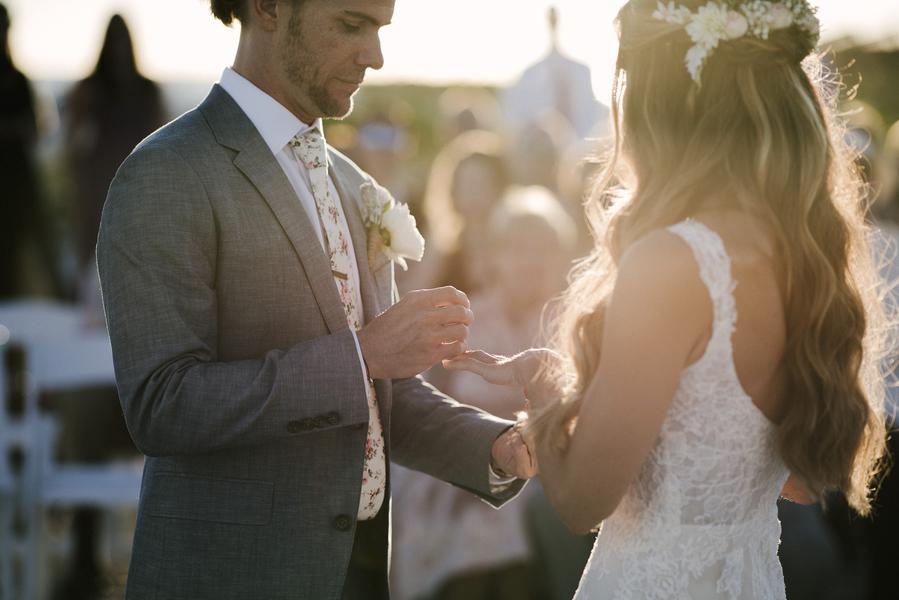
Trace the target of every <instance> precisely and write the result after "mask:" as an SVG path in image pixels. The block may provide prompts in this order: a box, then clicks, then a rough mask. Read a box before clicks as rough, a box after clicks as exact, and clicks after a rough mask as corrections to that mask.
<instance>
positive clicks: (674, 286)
mask: <svg viewBox="0 0 899 600" xmlns="http://www.w3.org/2000/svg"><path fill="white" fill-rule="evenodd" d="M615 287H616V288H617V290H618V293H617V294H616V295H617V296H619V298H620V299H621V298H622V297H624V296H640V295H645V294H651V295H654V296H661V297H665V298H666V299H667V300H668V301H669V302H670V301H674V300H677V299H680V300H682V301H683V302H684V304H685V305H687V304H691V303H697V302H699V303H702V299H703V298H704V297H705V296H706V295H707V292H706V290H705V287H704V285H703V284H702V282H701V280H700V277H699V266H698V264H697V262H696V258H695V257H694V254H693V250H692V249H691V248H690V246H689V245H688V244H687V243H686V242H685V241H684V239H683V238H682V237H680V236H679V235H677V234H676V233H674V232H672V231H670V230H669V229H656V230H653V231H651V232H649V233H647V234H646V235H644V236H643V237H641V238H640V239H639V240H637V241H635V242H633V243H632V244H631V245H630V246H629V247H628V248H627V249H626V250H625V251H624V253H623V254H622V255H621V258H620V260H619V261H618V273H617V278H616V284H615ZM625 301H627V300H625Z"/></svg>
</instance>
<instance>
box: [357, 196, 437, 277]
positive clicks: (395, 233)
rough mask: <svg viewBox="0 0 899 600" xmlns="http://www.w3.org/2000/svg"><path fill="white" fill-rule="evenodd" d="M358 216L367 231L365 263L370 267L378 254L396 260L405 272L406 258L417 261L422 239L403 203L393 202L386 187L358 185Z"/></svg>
mask: <svg viewBox="0 0 899 600" xmlns="http://www.w3.org/2000/svg"><path fill="white" fill-rule="evenodd" d="M359 193H360V195H361V196H362V219H363V221H364V223H365V228H366V229H367V230H368V262H369V266H370V267H372V266H373V265H374V264H375V259H376V257H377V256H378V254H381V253H383V254H384V255H385V256H386V257H387V258H389V259H390V260H392V261H394V262H396V264H398V265H399V266H401V267H402V268H403V270H404V271H405V270H406V269H407V268H408V265H407V264H406V259H409V260H414V261H420V260H421V259H422V257H423V256H424V253H425V239H424V238H423V237H422V236H421V233H419V231H418V227H416V225H415V217H414V216H412V213H411V212H409V207H408V206H407V205H405V204H400V203H397V201H396V200H394V199H393V196H391V195H390V192H389V191H387V189H385V188H383V187H381V186H380V185H378V184H377V183H374V182H372V181H367V182H365V183H363V184H362V185H361V186H359Z"/></svg>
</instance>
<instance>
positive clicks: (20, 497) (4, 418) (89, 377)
mask: <svg viewBox="0 0 899 600" xmlns="http://www.w3.org/2000/svg"><path fill="white" fill-rule="evenodd" d="M83 323H84V317H83V314H82V309H81V308H78V307H73V306H66V305H60V304H54V303H48V302H20V303H14V304H0V333H2V334H3V335H0V353H2V354H3V355H4V357H7V356H10V355H11V354H10V353H11V352H13V353H21V354H24V359H25V360H24V367H25V369H24V370H23V371H19V372H18V373H13V375H14V376H16V377H18V378H20V379H19V380H18V382H17V384H16V385H10V383H13V382H10V381H8V375H9V374H8V373H7V369H6V368H4V369H0V452H2V454H0V458H2V460H0V599H2V600H7V599H13V598H23V599H28V600H32V599H36V598H43V597H45V596H46V594H47V592H48V591H49V590H48V589H47V585H48V584H49V581H48V578H47V577H46V575H45V573H44V572H42V569H43V568H44V566H45V565H46V554H47V544H46V539H45V526H44V514H45V511H46V509H47V508H49V507H53V506H55V507H74V506H91V507H98V508H115V507H121V506H136V504H137V500H138V496H139V492H140V478H141V472H142V469H141V465H140V464H133V463H124V464H116V463H108V464H104V465H73V464H64V465H63V464H58V463H56V462H55V461H54V450H55V445H56V440H57V433H58V429H59V424H58V423H57V422H56V420H55V419H54V417H53V416H52V414H45V413H42V412H41V410H40V407H39V405H38V398H39V397H40V396H41V394H43V393H44V392H51V391H63V390H65V391H71V390H77V389H79V388H89V387H94V386H98V385H113V384H114V383H115V374H114V371H113V366H112V350H111V347H110V344H109V339H108V337H107V336H106V333H105V332H104V331H103V330H102V329H100V330H98V329H86V328H85V327H84V325H83ZM13 348H15V350H13ZM4 362H6V361H4ZM4 366H6V365H4ZM22 378H23V379H22ZM13 390H17V392H16V393H17V395H19V396H20V398H18V400H23V401H22V402H20V403H19V402H17V404H20V406H17V407H16V410H15V411H13V412H12V413H11V412H10V410H9V409H10V408H11V403H10V398H9V394H10V392H11V391H13ZM21 396H24V398H21ZM13 456H18V457H20V458H19V460H16V461H13V460H12V459H11V457H13ZM14 463H15V464H14Z"/></svg>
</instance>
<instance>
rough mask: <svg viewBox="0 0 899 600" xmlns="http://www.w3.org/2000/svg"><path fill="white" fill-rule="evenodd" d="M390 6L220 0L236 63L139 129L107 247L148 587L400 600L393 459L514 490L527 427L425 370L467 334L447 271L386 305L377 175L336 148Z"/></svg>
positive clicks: (485, 490) (524, 462) (104, 233)
mask: <svg viewBox="0 0 899 600" xmlns="http://www.w3.org/2000/svg"><path fill="white" fill-rule="evenodd" d="M393 4H394V0H212V10H213V13H214V14H215V15H216V16H217V17H218V18H219V19H221V20H222V21H224V22H225V23H230V21H231V20H232V19H234V18H236V19H238V20H240V21H241V24H242V27H241V36H240V45H239V48H238V52H237V57H236V59H235V62H234V66H233V68H231V69H226V70H225V72H224V73H223V75H222V78H221V82H220V84H219V85H216V86H215V87H214V88H213V89H212V91H211V93H210V94H209V96H208V97H207V98H206V100H205V101H204V102H203V103H202V104H201V105H200V106H199V107H198V108H197V109H195V110H193V111H191V112H189V113H187V114H185V115H184V116H182V117H181V118H179V119H178V120H176V121H175V122H173V123H172V124H170V125H168V126H166V127H164V128H163V129H161V130H160V131H158V132H156V133H155V134H154V135H152V136H151V137H150V138H148V139H147V140H145V141H144V142H143V143H141V145H140V146H138V148H137V149H136V150H135V151H134V153H133V154H132V155H131V156H130V157H129V158H128V159H127V160H126V161H125V163H124V164H123V165H122V167H121V169H120V170H119V173H118V174H117V176H116V179H115V181H114V182H113V185H112V187H111V189H110V192H109V197H108V200H107V203H106V207H105V209H104V213H103V222H102V227H101V232H100V237H99V241H98V246H97V253H98V265H99V270H100V276H101V282H102V287H103V295H104V303H105V308H106V313H107V321H108V325H109V331H110V335H111V338H112V343H113V351H114V357H115V366H116V375H117V380H118V386H119V392H120V397H121V400H122V406H123V409H124V413H125V417H126V420H127V423H128V427H129V430H130V432H131V435H132V437H133V438H134V441H135V442H136V444H137V446H138V447H139V448H140V449H141V450H142V451H143V452H144V453H145V454H146V455H147V456H148V458H147V461H146V467H145V470H144V478H143V487H142V490H141V497H140V507H139V512H138V520H137V529H136V532H135V538H134V549H133V555H132V560H131V566H130V570H129V575H128V591H127V597H128V598H129V599H131V600H141V599H145V598H147V599H152V598H156V599H159V600H172V599H184V600H201V599H205V598H208V599H210V600H212V599H215V600H225V599H229V598H233V599H242V600H243V599H253V598H260V599H266V600H276V599H281V598H283V599H285V600H286V599H290V600H299V599H302V598H309V599H314V600H319V599H338V598H359V599H361V598H386V597H387V552H388V514H389V478H388V465H389V462H390V461H391V460H393V461H396V462H398V463H400V464H403V465H405V466H407V467H411V468H413V469H417V470H420V471H424V472H426V473H429V474H431V475H433V476H435V477H439V478H441V479H444V480H446V481H449V482H451V483H453V484H455V485H457V486H460V487H463V488H466V489H469V490H471V491H472V492H474V493H475V494H478V495H479V496H481V497H482V498H484V499H485V500H487V501H488V502H490V503H492V504H494V505H496V506H499V505H500V504H502V503H503V502H505V501H507V500H509V499H510V498H512V497H513V496H514V495H515V494H516V493H517V492H518V491H519V490H520V488H521V486H522V485H523V481H522V480H521V479H520V478H517V477H515V476H516V475H517V476H519V477H526V476H528V475H531V474H532V470H531V468H530V466H529V462H528V456H527V450H526V447H524V445H523V444H522V443H521V440H520V437H519V436H518V435H517V433H515V432H514V430H510V429H509V427H510V425H511V423H508V422H505V421H502V420H500V419H496V418H494V417H491V416H489V415H487V414H485V413H482V412H480V411H477V410H475V409H473V408H468V407H465V406H462V405H459V404H457V403H455V402H454V401H452V400H450V399H449V398H447V397H445V396H443V395H441V394H439V393H438V392H437V391H435V390H434V389H433V388H431V387H430V386H428V385H427V384H426V383H424V382H423V381H422V380H421V379H420V378H419V377H417V374H418V373H421V372H422V371H424V370H426V369H427V368H429V367H430V366H432V365H433V364H435V363H436V362H438V361H440V360H441V359H443V358H448V357H451V356H453V355H455V354H457V353H459V352H460V351H461V350H462V349H463V348H464V343H465V339H466V336H467V331H468V325H469V324H470V323H471V321H472V315H471V311H470V308H469V304H468V300H467V298H466V297H465V295H464V294H462V293H461V292H459V291H457V290H455V289H453V288H443V289H438V290H424V291H417V292H412V293H410V294H408V295H406V296H405V297H404V298H403V299H402V300H400V301H398V302H396V303H395V304H394V303H393V299H394V298H395V296H396V288H395V283H394V278H393V263H392V261H391V260H390V259H389V258H388V257H387V255H386V254H384V252H383V251H381V250H378V249H377V248H375V250H374V251H373V252H372V253H371V254H369V245H368V243H367V232H366V226H365V222H364V220H363V216H362V211H361V210H360V190H361V188H363V187H367V186H369V185H370V180H369V178H368V176H367V175H366V174H365V173H363V172H361V171H360V170H359V169H358V168H357V167H356V166H355V165H353V164H352V163H351V162H349V161H348V160H347V159H346V158H345V157H343V156H342V155H340V154H338V153H337V152H334V151H333V150H331V149H330V148H328V147H327V145H326V144H325V142H324V138H323V134H322V130H321V120H320V119H321V118H322V117H340V116H344V115H346V114H347V113H349V111H350V110H351V108H352V96H353V94H354V93H355V92H356V90H357V88H358V86H359V84H360V83H361V82H362V79H363V76H364V74H365V71H366V69H368V68H373V69H377V68H380V67H381V65H382V62H383V59H382V56H381V50H380V41H379V30H380V28H381V27H383V26H384V25H386V24H388V23H389V21H390V19H391V17H392V14H393Z"/></svg>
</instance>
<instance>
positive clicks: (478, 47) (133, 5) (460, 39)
mask: <svg viewBox="0 0 899 600" xmlns="http://www.w3.org/2000/svg"><path fill="white" fill-rule="evenodd" d="M6 4H7V6H8V8H9V10H10V13H11V15H12V18H13V29H12V39H11V45H12V48H13V52H14V55H15V56H16V60H17V63H18V64H19V65H20V67H21V68H22V69H23V70H24V71H25V72H27V73H28V74H29V75H30V76H31V77H33V78H35V79H74V78H80V77H83V76H85V75H86V74H87V73H88V72H89V71H90V69H91V68H92V66H93V63H94V61H95V60H96V56H97V52H98V50H99V46H100V42H101V39H102V36H103V32H104V29H105V26H106V22H107V20H108V17H109V16H110V15H111V14H113V13H114V12H120V13H121V14H123V15H124V16H125V18H126V20H127V21H128V22H129V24H130V26H131V27H132V33H133V35H134V38H135V42H136V44H137V47H138V51H139V57H140V61H141V65H142V67H143V69H144V70H145V72H146V73H147V74H148V75H149V76H150V77H153V78H156V79H160V80H179V79H180V80H184V79H187V80H196V81H209V82H212V81H215V80H216V79H217V78H218V76H219V74H220V73H221V69H222V67H223V66H225V65H227V64H230V62H231V59H232V57H233V55H234V51H235V49H236V47H237V39H238V35H239V31H238V29H237V28H236V27H235V28H231V29H229V28H226V27H224V26H222V25H221V24H220V23H218V22H216V21H215V20H214V19H213V18H212V17H211V16H210V14H209V9H208V3H207V1H206V0H154V1H153V2H146V1H140V0H79V1H78V2H71V1H70V0H6ZM817 4H818V5H819V6H820V16H821V20H822V23H823V25H824V30H825V36H826V37H827V38H834V37H837V36H840V35H844V34H847V33H852V34H853V35H856V36H857V37H859V38H861V39H863V40H873V39H882V38H894V39H899V11H897V10H896V9H895V0H857V1H855V2H851V3H850V2H846V1H845V0H824V1H821V2H818V3H817ZM550 5H555V6H557V7H558V8H559V11H560V15H561V25H560V37H561V46H562V49H563V51H565V52H566V53H567V54H568V55H570V56H572V57H574V58H576V59H577V60H580V61H582V62H585V63H587V64H588V65H590V66H591V67H592V69H593V75H594V88H595V90H596V92H597V96H598V97H599V98H601V99H605V98H607V96H608V89H609V84H610V80H611V73H612V67H613V62H614V56H615V51H616V45H617V43H616V39H615V32H614V29H613V27H612V20H613V18H614V16H615V13H616V12H617V10H618V8H619V7H620V6H621V5H622V2H620V1H616V2H599V1H596V0H593V1H584V0H555V1H553V0H488V1H486V2H485V1H483V0H454V1H453V2H445V1H444V0H399V1H398V2H397V7H396V15H395V18H394V23H393V25H391V26H390V27H387V28H386V29H385V30H384V32H383V46H384V53H385V57H386V61H387V64H386V66H385V68H384V69H383V70H382V71H381V72H378V73H375V74H372V76H371V80H372V81H381V82H397V81H405V82H409V81H412V82H420V83H435V84H446V83H452V82H475V83H493V84H507V83H510V82H512V81H514V80H515V78H516V77H517V75H518V74H519V73H520V72H521V71H522V70H523V69H524V68H525V67H526V66H528V65H529V64H531V63H533V62H535V61H536V60H538V59H539V58H540V57H541V56H542V55H543V54H544V53H545V52H546V51H547V48H548V45H549V36H548V32H547V28H546V24H545V14H546V10H547V8H548V7H549V6H550Z"/></svg>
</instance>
